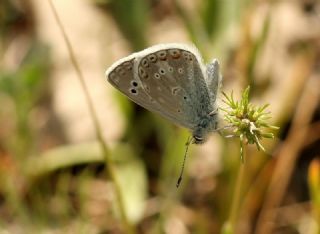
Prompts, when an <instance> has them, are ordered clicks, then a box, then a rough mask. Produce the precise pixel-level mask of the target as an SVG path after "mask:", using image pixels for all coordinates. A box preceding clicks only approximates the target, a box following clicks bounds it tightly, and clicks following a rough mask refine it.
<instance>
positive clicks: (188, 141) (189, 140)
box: [176, 136, 193, 188]
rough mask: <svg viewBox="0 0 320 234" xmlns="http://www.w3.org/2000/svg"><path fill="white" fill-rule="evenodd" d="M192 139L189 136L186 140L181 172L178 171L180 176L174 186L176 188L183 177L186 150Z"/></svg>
mask: <svg viewBox="0 0 320 234" xmlns="http://www.w3.org/2000/svg"><path fill="white" fill-rule="evenodd" d="M192 139H193V138H192V137H191V136H190V137H189V138H188V140H187V143H186V151H185V153H184V157H183V162H182V167H181V171H180V176H179V179H178V181H177V184H176V187H177V188H178V187H179V185H180V183H181V181H182V176H183V171H184V165H185V163H186V158H187V153H188V149H189V145H190V144H191V142H192Z"/></svg>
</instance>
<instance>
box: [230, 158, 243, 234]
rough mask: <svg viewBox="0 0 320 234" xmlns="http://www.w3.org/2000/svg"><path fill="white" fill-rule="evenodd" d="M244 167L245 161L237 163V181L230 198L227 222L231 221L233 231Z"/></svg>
mask: <svg viewBox="0 0 320 234" xmlns="http://www.w3.org/2000/svg"><path fill="white" fill-rule="evenodd" d="M244 169H245V163H242V162H241V163H239V169H238V175H237V181H236V185H235V190H234V193H233V194H234V195H233V198H232V203H231V209H230V215H229V220H228V222H230V223H231V227H232V230H233V233H234V232H235V227H236V219H237V216H238V211H239V206H240V198H241V190H242V185H243V178H244Z"/></svg>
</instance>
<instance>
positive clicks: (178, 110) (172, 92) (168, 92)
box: [135, 44, 213, 129]
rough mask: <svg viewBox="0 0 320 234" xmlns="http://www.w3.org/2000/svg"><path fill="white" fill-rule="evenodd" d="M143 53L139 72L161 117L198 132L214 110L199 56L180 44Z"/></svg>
mask: <svg viewBox="0 0 320 234" xmlns="http://www.w3.org/2000/svg"><path fill="white" fill-rule="evenodd" d="M143 52H144V51H143ZM143 52H142V53H141V54H140V56H139V57H138V62H137V63H136V68H135V70H136V71H137V72H138V77H139V79H140V81H141V84H142V86H143V88H144V90H145V91H146V93H147V94H149V96H151V97H152V98H153V99H154V100H155V101H156V102H157V103H158V104H159V106H160V110H161V113H160V114H161V115H163V116H164V117H166V116H170V117H171V120H172V121H173V122H175V123H177V124H179V125H182V126H185V127H187V128H189V129H194V128H195V127H196V126H197V125H199V123H200V122H201V120H202V119H203V117H204V116H207V115H208V113H210V112H211V111H212V110H213V107H212V106H211V103H210V97H209V93H208V89H207V85H206V82H205V78H204V72H203V71H204V68H203V63H202V60H201V57H200V55H199V53H198V52H197V51H196V50H195V49H194V48H192V47H189V46H184V45H180V44H174V45H172V44H169V45H165V46H156V47H151V48H149V49H148V51H147V53H145V54H144V53H143Z"/></svg>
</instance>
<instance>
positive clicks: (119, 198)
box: [48, 0, 135, 234]
mask: <svg viewBox="0 0 320 234" xmlns="http://www.w3.org/2000/svg"><path fill="white" fill-rule="evenodd" d="M48 1H49V5H50V8H51V10H52V12H53V14H54V18H55V20H56V22H57V24H58V27H59V29H60V31H61V34H62V36H63V40H64V42H65V43H66V46H67V50H68V53H69V56H70V60H71V63H72V65H73V67H74V69H75V71H76V73H77V77H78V80H79V82H80V84H81V88H82V90H83V92H84V95H85V99H86V103H87V105H88V108H89V113H90V116H91V119H92V121H93V124H94V128H95V131H96V136H97V139H98V141H99V143H100V146H101V148H102V152H103V156H104V159H105V164H106V167H107V168H108V172H109V175H110V178H111V180H112V182H113V184H114V188H115V195H116V199H117V203H118V205H119V210H120V215H121V219H122V222H123V224H124V226H125V228H126V233H129V234H131V233H135V231H134V229H133V227H132V226H131V224H130V222H129V220H128V217H127V215H126V211H125V207H124V201H123V197H122V194H121V188H120V183H119V181H118V179H117V177H116V169H115V167H114V165H113V162H112V158H111V154H110V152H109V149H108V147H107V145H106V143H105V141H104V139H103V135H102V132H101V127H100V124H99V121H98V118H97V114H96V111H95V109H94V107H93V102H92V99H91V96H90V94H89V90H88V87H87V85H86V82H85V79H84V76H83V73H82V71H81V69H80V66H79V64H78V62H77V60H76V56H75V54H74V50H73V48H72V45H71V43H70V40H69V38H68V36H67V33H66V32H65V29H64V27H63V24H62V22H61V20H60V18H59V15H58V13H57V11H56V9H55V7H54V5H53V2H52V0H48Z"/></svg>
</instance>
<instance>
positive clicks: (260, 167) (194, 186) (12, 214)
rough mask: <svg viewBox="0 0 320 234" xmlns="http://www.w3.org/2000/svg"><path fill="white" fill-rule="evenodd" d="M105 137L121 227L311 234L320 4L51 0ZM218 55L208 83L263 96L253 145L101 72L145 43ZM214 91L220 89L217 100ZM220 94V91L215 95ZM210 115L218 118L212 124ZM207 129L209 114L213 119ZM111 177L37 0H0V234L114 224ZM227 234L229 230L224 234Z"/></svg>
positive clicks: (318, 199)
mask: <svg viewBox="0 0 320 234" xmlns="http://www.w3.org/2000/svg"><path fill="white" fill-rule="evenodd" d="M54 5H55V7H56V9H57V12H58V14H59V16H60V18H61V21H62V23H63V26H64V27H65V30H66V32H67V34H68V36H69V39H70V41H71V44H72V46H73V48H74V51H75V55H76V59H77V61H78V63H79V65H80V67H81V70H82V71H83V73H84V76H85V81H86V85H87V87H88V89H89V93H90V95H91V98H92V100H93V103H94V108H95V110H96V112H97V115H98V119H99V122H100V130H101V131H102V133H103V137H104V139H105V142H106V143H107V145H108V148H109V152H110V156H111V157H112V163H113V164H114V166H115V168H116V176H117V178H118V180H119V184H120V188H121V196H122V198H123V205H124V208H125V211H126V214H127V216H128V220H129V223H130V224H131V225H132V233H177V234H179V233H228V232H227V231H226V228H225V227H226V223H227V220H229V221H230V209H231V207H230V206H231V203H232V202H231V201H232V200H234V199H235V197H236V199H238V200H239V203H240V206H239V207H238V208H237V209H236V211H235V213H234V220H235V230H234V232H233V233H284V234H286V233H290V234H291V233H319V232H320V229H319V225H320V161H319V160H320V159H319V157H320V122H319V119H320V108H319V107H320V106H319V94H320V2H319V1H317V0H279V1H277V0H199V1H196V0H135V1H133V0H96V1H94V0H91V1H89V0H81V1H75V0H72V1H63V0H55V1H54ZM168 42H180V43H188V44H195V45H196V47H197V48H198V49H199V50H200V52H201V54H202V56H203V58H204V61H205V62H210V60H211V59H213V58H218V59H219V61H220V63H221V66H222V73H223V77H224V79H223V86H222V90H223V91H224V92H226V93H230V92H231V90H233V91H234V94H235V97H236V98H239V97H240V95H241V92H242V91H243V90H244V89H245V87H247V86H248V85H250V87H251V101H252V102H253V103H254V104H256V105H262V104H265V103H269V104H270V106H269V107H268V110H269V111H270V112H271V113H272V114H271V116H272V119H270V123H271V124H274V125H277V126H279V127H280V130H279V131H276V132H274V133H275V134H276V138H275V139H274V140H264V141H263V142H262V144H263V145H264V146H265V148H266V151H267V153H263V152H261V151H257V149H256V148H255V147H252V146H248V147H246V149H245V154H246V163H245V165H244V167H245V170H244V175H243V181H242V187H241V190H240V193H235V187H236V186H235V184H236V179H237V178H238V169H239V165H240V164H241V163H240V153H239V141H238V139H225V138H223V137H221V136H220V135H218V134H212V135H211V136H210V139H209V140H208V142H207V143H206V144H204V145H201V146H195V145H193V146H191V147H190V148H191V149H190V152H189V156H188V159H187V164H186V171H185V175H184V178H183V181H182V184H181V186H180V188H179V189H176V187H175V184H176V180H177V178H178V176H179V171H180V168H181V164H182V160H183V154H184V150H185V142H186V140H187V138H188V136H189V135H190V133H189V132H188V131H187V130H186V129H181V128H179V127H176V126H173V125H172V124H171V123H170V122H168V121H166V120H164V119H162V118H161V117H159V116H157V115H155V114H152V113H150V112H148V111H146V110H144V109H143V108H141V107H139V106H137V105H135V104H134V103H132V102H130V101H129V100H128V99H127V98H126V97H124V96H123V95H121V94H120V93H119V92H118V91H117V90H115V89H114V88H112V87H111V86H110V85H109V83H108V82H107V80H106V78H105V75H104V73H105V70H106V69H107V68H108V67H109V66H110V65H111V64H112V63H113V62H115V61H116V60H118V59H120V58H122V57H124V56H127V55H129V54H130V53H132V52H134V51H139V50H142V49H144V48H146V47H148V46H151V45H154V44H158V43H168ZM220 96H221V95H220ZM220 102H221V100H220ZM222 118H223V116H222V115H221V119H222ZM221 126H223V121H222V120H221ZM116 196H117V194H116V193H115V187H114V183H113V182H112V181H111V179H110V176H109V174H108V170H107V167H106V166H105V163H104V158H103V155H102V151H101V148H100V146H99V142H98V141H97V138H96V132H95V128H94V125H93V122H92V118H91V117H90V113H89V110H88V103H87V101H86V99H85V98H84V92H83V90H82V89H81V86H80V83H79V80H78V77H77V75H76V73H75V70H74V67H73V66H72V63H71V60H70V57H69V54H68V51H67V48H66V44H65V42H64V40H63V37H62V34H61V32H60V30H59V27H58V26H57V23H56V21H55V18H54V15H53V12H52V9H51V8H50V4H49V1H36V0H1V2H0V233H126V232H127V231H128V229H126V228H125V227H124V224H123V223H124V222H123V220H122V219H121V216H119V207H118V206H117V203H116V200H117V199H116ZM229 233H230V232H229Z"/></svg>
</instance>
